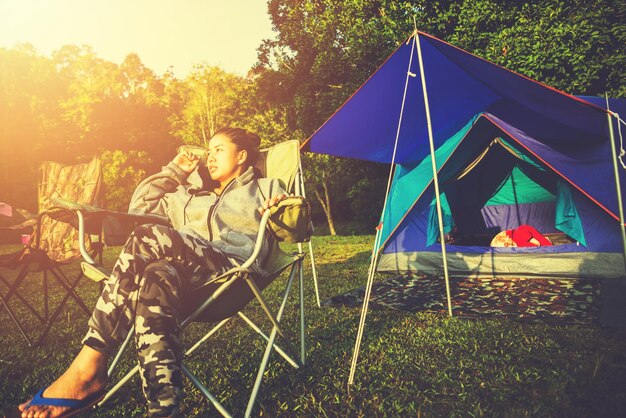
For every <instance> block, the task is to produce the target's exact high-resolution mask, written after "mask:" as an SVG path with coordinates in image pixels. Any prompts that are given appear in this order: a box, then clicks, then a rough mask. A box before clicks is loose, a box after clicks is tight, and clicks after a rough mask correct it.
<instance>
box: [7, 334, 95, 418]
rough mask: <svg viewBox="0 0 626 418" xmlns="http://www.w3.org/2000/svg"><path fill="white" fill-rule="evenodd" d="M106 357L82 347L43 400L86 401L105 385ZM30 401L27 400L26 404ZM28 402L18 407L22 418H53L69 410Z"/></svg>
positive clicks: (47, 391) (44, 395)
mask: <svg viewBox="0 0 626 418" xmlns="http://www.w3.org/2000/svg"><path fill="white" fill-rule="evenodd" d="M106 365H107V356H106V355H105V354H103V353H100V352H98V351H96V350H94V349H92V348H90V347H87V346H83V348H82V350H81V351H80V352H79V353H78V356H76V358H75V359H74V361H73V362H72V364H71V365H70V367H69V368H68V369H67V370H66V371H65V373H63V374H62V375H61V377H59V378H58V379H57V380H55V381H54V382H53V383H52V384H51V385H50V386H48V388H47V389H46V390H45V391H44V392H43V394H42V396H43V397H44V398H66V399H78V400H80V399H85V398H86V397H88V396H89V395H92V394H94V393H96V392H98V391H101V390H102V389H104V387H105V386H106V382H107V374H106ZM29 402H30V401H29ZM27 405H28V402H25V403H23V404H21V405H20V406H19V409H20V411H22V418H54V417H58V416H59V415H61V414H63V413H65V412H66V411H67V410H68V409H69V408H67V407H60V406H46V405H33V406H31V407H28V408H27Z"/></svg>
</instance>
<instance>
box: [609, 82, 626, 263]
mask: <svg viewBox="0 0 626 418" xmlns="http://www.w3.org/2000/svg"><path fill="white" fill-rule="evenodd" d="M605 98H606V110H607V112H606V118H607V120H608V122H609V136H610V137H611V155H612V157H613V173H614V175H615V188H616V191H617V206H618V208H619V220H620V222H619V225H620V230H621V232H622V251H623V254H624V267H625V268H626V231H625V230H624V205H623V204H622V187H621V185H620V181H619V168H618V165H617V152H616V151H615V135H614V133H613V121H612V120H611V116H612V114H613V113H612V112H611V110H610V109H609V96H608V95H606V94H605ZM617 123H619V120H618V121H617Z"/></svg>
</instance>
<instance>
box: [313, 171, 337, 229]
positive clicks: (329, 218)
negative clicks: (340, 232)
mask: <svg viewBox="0 0 626 418" xmlns="http://www.w3.org/2000/svg"><path fill="white" fill-rule="evenodd" d="M322 188H323V189H324V198H322V196H321V195H320V192H319V190H317V188H315V190H314V191H315V197H317V200H318V201H319V202H320V205H322V209H323V210H324V214H325V215H326V220H327V221H328V230H329V231H330V235H332V236H335V235H337V231H335V221H334V220H333V214H332V212H331V210H330V195H329V194H328V186H327V185H326V179H322Z"/></svg>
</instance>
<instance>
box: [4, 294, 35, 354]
mask: <svg viewBox="0 0 626 418" xmlns="http://www.w3.org/2000/svg"><path fill="white" fill-rule="evenodd" d="M0 302H1V303H2V306H4V308H5V309H6V310H7V312H8V314H9V316H10V317H11V319H12V320H13V322H14V323H15V325H16V326H17V329H18V330H19V331H20V334H22V337H24V339H25V340H26V343H27V344H28V346H29V347H30V346H32V343H31V341H30V338H28V335H26V332H25V331H24V329H23V328H22V325H21V324H20V322H19V321H18V320H17V318H16V317H15V314H13V311H12V310H11V308H10V307H9V305H8V303H7V302H6V301H5V300H4V298H3V297H2V295H0Z"/></svg>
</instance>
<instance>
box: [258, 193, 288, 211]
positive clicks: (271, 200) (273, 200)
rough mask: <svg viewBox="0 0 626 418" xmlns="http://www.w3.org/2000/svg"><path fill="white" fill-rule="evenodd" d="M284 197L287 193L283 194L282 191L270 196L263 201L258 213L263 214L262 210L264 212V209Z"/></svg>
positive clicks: (274, 204)
mask: <svg viewBox="0 0 626 418" xmlns="http://www.w3.org/2000/svg"><path fill="white" fill-rule="evenodd" d="M286 198H287V195H286V194H284V193H281V194H279V195H276V196H274V197H270V198H269V199H267V200H266V201H265V202H263V206H261V207H260V208H259V213H260V214H261V215H263V212H265V211H266V210H268V209H269V208H271V207H272V206H276V205H277V204H278V202H280V201H281V200H284V199H286Z"/></svg>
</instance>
